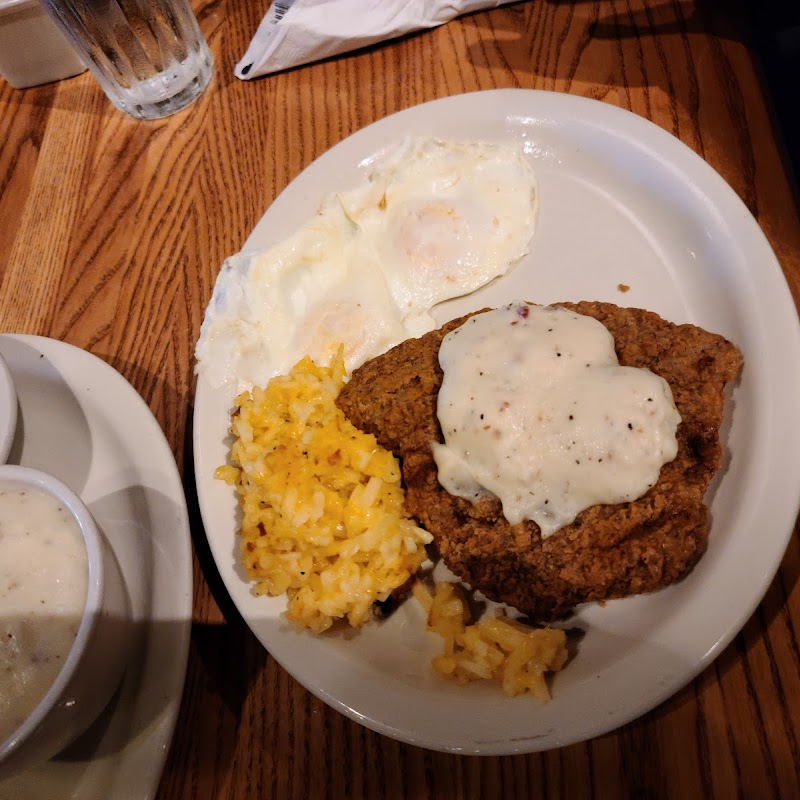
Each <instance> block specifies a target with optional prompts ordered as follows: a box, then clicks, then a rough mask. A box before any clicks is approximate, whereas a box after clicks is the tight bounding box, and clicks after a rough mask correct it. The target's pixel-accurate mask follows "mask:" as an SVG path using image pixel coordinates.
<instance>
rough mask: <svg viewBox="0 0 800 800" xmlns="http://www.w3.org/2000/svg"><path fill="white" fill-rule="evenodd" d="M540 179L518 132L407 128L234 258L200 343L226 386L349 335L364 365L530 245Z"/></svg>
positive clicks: (205, 363)
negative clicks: (304, 211) (271, 241)
mask: <svg viewBox="0 0 800 800" xmlns="http://www.w3.org/2000/svg"><path fill="white" fill-rule="evenodd" d="M536 205H537V191H536V181H535V177H534V173H533V170H532V168H531V166H530V164H529V163H528V162H527V160H526V159H525V156H524V154H523V152H522V149H521V148H520V147H517V146H513V145H507V144H490V143H481V142H452V141H441V140H436V139H408V140H406V141H404V142H402V143H400V145H399V146H397V147H396V148H394V149H393V150H392V151H391V152H389V153H388V155H387V156H386V157H385V158H384V159H381V160H379V161H378V162H376V163H375V164H374V166H373V168H372V170H371V173H370V175H369V177H368V180H367V182H366V183H365V184H364V185H362V186H358V187H356V188H354V189H351V190H349V191H347V192H342V193H339V194H336V195H332V196H330V197H328V198H326V200H325V201H324V202H323V204H322V206H321V208H320V210H319V212H318V213H317V214H315V215H314V216H313V217H312V218H311V219H310V220H308V222H306V223H305V224H304V225H303V226H302V227H301V228H299V229H298V230H297V231H296V232H295V233H293V234H292V235H291V236H289V237H288V238H287V239H285V240H284V241H282V242H280V243H278V244H276V245H274V246H272V247H270V248H267V249H265V250H263V251H258V252H250V253H246V252H242V253H238V254H236V255H234V256H231V257H230V258H229V259H227V260H226V261H225V263H224V264H223V266H222V269H221V270H220V273H219V275H218V276H217V281H216V284H215V286H214V292H213V295H212V298H211V301H210V302H209V304H208V307H207V309H206V314H205V318H204V320H203V325H202V328H201V331H200V338H199V340H198V342H197V346H196V348H195V356H196V358H197V367H196V371H197V372H198V373H200V374H202V375H203V376H204V377H205V379H206V380H207V381H208V382H209V383H210V384H211V385H212V386H214V387H219V386H223V385H227V384H234V385H236V387H237V389H238V390H243V389H249V388H250V387H252V386H253V385H265V384H266V383H267V381H268V380H269V379H270V378H272V377H274V376H275V375H280V374H286V373H288V371H289V370H290V369H291V367H292V366H293V365H294V364H295V363H296V362H297V361H299V360H300V359H301V358H302V357H303V356H305V355H309V356H311V357H312V358H313V359H314V360H315V361H317V362H318V363H323V364H327V363H328V361H329V360H330V358H331V357H332V356H333V355H334V353H335V352H336V350H337V349H338V347H339V345H340V344H343V345H344V352H345V366H346V367H347V369H348V371H352V370H353V369H355V368H356V367H358V366H360V365H361V364H362V363H364V361H366V360H368V359H370V358H373V357H375V356H377V355H380V354H381V353H383V352H385V351H386V350H388V349H389V348H390V347H392V346H393V345H395V344H397V343H399V342H401V341H403V340H404V339H407V338H409V337H412V336H420V335H422V334H423V333H426V332H427V331H429V330H433V328H434V327H435V324H434V321H433V318H432V316H431V315H430V314H429V313H428V312H429V311H430V310H431V308H432V307H433V306H435V305H436V304H438V303H440V302H442V301H444V300H448V299H450V298H453V297H458V296H461V295H463V294H467V293H469V292H471V291H474V290H475V289H477V288H479V287H480V286H483V285H484V284H486V283H487V282H489V281H490V280H492V279H493V278H495V277H497V276H499V275H502V274H503V273H505V272H506V271H507V270H508V269H509V268H510V267H511V266H512V265H513V264H514V263H515V262H516V261H518V260H519V259H520V258H521V257H522V256H523V255H525V254H526V253H527V252H528V249H529V247H530V241H531V237H532V235H533V229H534V224H535V217H536Z"/></svg>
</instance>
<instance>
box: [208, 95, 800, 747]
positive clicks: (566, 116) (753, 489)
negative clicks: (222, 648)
mask: <svg viewBox="0 0 800 800" xmlns="http://www.w3.org/2000/svg"><path fill="white" fill-rule="evenodd" d="M406 135H433V136H438V137H445V138H460V139H481V140H493V141H494V140H501V141H509V140H510V141H517V142H522V143H523V144H524V147H525V152H526V153H527V155H528V157H529V158H530V160H531V162H532V163H533V165H534V167H535V169H536V172H537V174H538V179H539V217H538V222H537V230H536V234H535V237H534V243H533V249H532V252H531V253H530V255H529V256H527V257H525V259H524V260H522V261H521V262H520V263H519V264H518V265H517V266H516V267H514V268H513V270H512V271H511V272H509V273H508V274H507V275H506V276H504V277H502V278H500V279H498V280H496V281H495V282H493V283H491V284H490V285H488V286H486V287H484V288H483V289H481V290H480V291H478V292H476V293H474V294H473V295H471V296H469V297H465V298H461V299H459V300H456V301H450V302H448V303H446V304H443V305H441V306H439V307H438V308H437V309H435V312H436V313H435V316H436V319H437V321H438V322H440V323H441V322H444V321H446V320H448V319H451V318H453V317H455V316H457V315H459V314H462V313H465V312H467V311H470V310H474V309H477V308H481V307H483V306H496V305H499V304H502V303H507V302H510V301H512V300H519V299H525V300H531V301H536V302H541V303H549V302H555V301H559V300H601V301H609V302H614V303H617V304H619V305H624V306H638V307H642V308H647V309H651V310H653V311H656V312H658V313H659V314H661V315H662V316H663V317H665V318H666V319H668V320H671V321H673V322H678V323H683V322H691V323H694V324H697V325H701V326H702V327H704V328H706V329H708V330H711V331H714V332H716V333H720V334H723V335H724V336H726V337H727V338H728V339H730V340H731V341H733V342H734V343H735V344H736V345H738V347H739V348H740V349H741V350H742V352H743V354H744V357H745V367H744V371H743V373H742V376H741V380H740V381H739V383H738V385H737V386H736V387H735V390H734V391H732V392H731V393H730V394H731V401H730V402H729V405H728V418H727V420H726V422H725V425H724V426H723V430H722V436H723V440H724V444H725V464H724V466H723V469H722V472H721V476H720V478H719V479H718V480H716V481H715V482H714V484H713V485H712V490H711V491H710V493H709V497H708V500H709V502H710V504H711V519H712V528H711V533H710V540H709V547H708V552H707V553H706V555H705V556H704V557H703V559H702V560H701V561H700V563H699V564H698V565H697V567H696V568H695V569H694V571H693V572H692V573H691V574H690V575H689V576H688V577H687V578H686V579H685V580H683V581H682V582H681V583H679V584H678V585H675V586H672V587H670V588H668V589H665V590H662V591H660V592H657V593H654V594H652V595H648V596H640V597H634V598H629V599H625V600H617V601H613V602H609V603H608V604H606V605H605V606H604V607H600V606H598V605H586V606H584V607H582V608H581V609H579V611H578V613H577V614H576V615H575V616H574V617H573V618H571V619H570V620H569V622H568V623H567V624H568V626H569V627H577V628H581V629H583V630H584V631H585V636H584V637H583V638H582V639H581V640H580V642H579V643H578V645H577V654H576V656H575V658H574V659H573V660H572V662H571V663H570V664H569V665H568V666H567V667H566V669H564V670H563V672H561V673H559V674H558V675H556V676H555V679H554V680H553V683H552V690H553V698H552V700H551V701H550V702H549V703H547V704H545V705H539V704H538V703H537V702H536V701H534V700H532V699H529V698H526V697H516V698H508V697H505V696H503V694H502V692H501V690H500V689H499V688H498V687H497V686H494V685H484V684H478V683H476V684H471V685H469V686H459V685H451V684H450V683H448V682H446V681H445V680H444V679H440V678H438V677H436V676H434V675H433V674H432V672H431V669H430V667H429V658H430V656H431V655H432V654H433V653H435V652H436V650H437V647H438V640H437V637H436V636H435V635H433V634H429V633H426V632H425V631H424V621H423V614H422V612H421V610H420V608H419V607H418V606H417V604H416V602H414V601H409V602H407V603H406V604H405V605H404V606H403V607H402V608H401V609H400V610H399V611H398V612H397V613H396V614H394V615H393V616H392V617H391V618H390V619H389V620H388V621H386V622H384V623H382V624H377V623H376V624H371V625H370V626H368V627H367V628H365V629H363V630H362V631H361V632H360V633H359V634H358V635H356V636H354V637H349V638H347V639H346V638H344V637H340V636H324V637H321V638H317V637H314V636H312V635H308V634H305V633H298V632H296V631H294V630H292V629H291V628H290V627H289V626H288V625H287V624H286V622H285V621H284V620H283V619H282V617H281V613H282V611H283V609H284V608H285V603H284V601H283V599H280V598H263V597H261V598H257V597H255V596H253V595H252V594H251V593H250V587H249V586H248V584H247V583H246V582H245V580H243V578H242V572H241V570H240V568H239V567H238V544H237V541H236V539H237V537H236V531H235V512H236V503H235V499H234V493H233V491H232V489H231V488H230V487H228V486H227V485H225V484H223V483H221V482H219V481H215V480H214V478H213V473H214V468H215V467H216V466H218V465H219V464H223V463H225V461H226V457H227V449H226V430H227V426H228V414H229V412H230V410H231V405H232V403H231V400H232V392H230V391H226V390H225V389H217V390H214V389H211V388H210V386H209V385H208V384H207V383H206V382H205V381H204V380H203V379H202V378H201V379H200V381H199V384H198V388H197V397H196V405H195V421H194V436H195V440H194V447H195V471H196V481H197V489H198V496H199V500H200V507H201V511H202V516H203V521H204V525H205V529H206V534H207V536H208V540H209V543H210V546H211V550H212V552H213V555H214V558H215V560H216V563H217V565H218V567H219V570H220V572H221V574H222V577H223V579H224V581H225V584H226V586H227V589H228V591H229V592H230V594H231V596H232V598H233V600H234V602H235V603H236V605H237V607H238V608H239V610H240V611H241V613H242V615H243V617H244V618H245V620H247V623H248V624H249V625H250V627H251V629H252V630H253V632H254V633H255V635H256V636H257V637H258V638H259V639H260V641H261V642H262V643H263V644H264V646H265V647H266V648H267V650H268V651H269V652H270V653H271V654H272V656H274V658H275V659H276V660H277V661H278V662H279V663H280V664H282V665H283V666H284V667H285V668H286V669H287V670H288V671H289V672H290V673H291V674H292V675H294V676H295V678H297V680H299V681H300V682H301V683H302V684H303V685H304V686H306V687H307V688H308V689H309V690H310V691H312V692H314V693H315V694H316V695H317V696H319V697H321V698H322V699H323V700H324V701H325V702H327V703H329V704H330V705H331V706H333V707H334V708H336V709H338V710H339V711H341V712H343V713H344V714H347V715H348V716H350V717H352V718H353V719H355V720H358V721H359V722H361V723H363V724H364V725H367V726H368V727H370V728H373V729H375V730H377V731H380V732H382V733H385V734H388V735H390V736H394V737H396V738H398V739H401V740H404V741H407V742H411V743H413V744H417V745H421V746H424V747H430V748H434V749H440V750H446V751H456V752H463V753H487V754H488V753H494V754H498V753H517V752H527V751H534V750H544V749H548V748H552V747H557V746H560V745H564V744H568V743H571V742H575V741H579V740H583V739H587V738H590V737H593V736H596V735H598V734H601V733H603V732H605V731H608V730H611V729H613V728H616V727H617V726H619V725H622V724H624V723H626V722H628V721H629V720H632V719H634V718H635V717H637V716H639V715H640V714H643V713H644V712H646V711H648V710H650V709H652V708H653V707H654V706H656V705H658V704H659V703H660V702H662V701H663V700H665V699H666V698H667V697H669V696H670V695H672V694H673V693H674V692H676V691H677V690H678V689H679V688H681V687H682V686H683V685H684V684H686V683H687V682H688V681H690V680H691V679H692V678H693V677H694V676H695V675H697V673H698V672H700V671H701V670H702V669H703V668H704V667H705V666H707V665H708V664H709V663H710V662H711V660H712V659H713V658H714V657H715V656H717V655H718V654H719V653H720V651H721V650H722V649H723V648H724V647H725V645H726V644H727V643H728V642H729V641H730V640H731V638H732V637H733V636H734V635H735V634H736V633H737V631H738V630H739V629H740V628H741V626H742V625H743V624H744V622H745V621H746V620H747V618H748V617H749V616H750V614H751V613H752V612H753V610H754V609H755V607H756V606H757V604H758V603H759V601H760V599H761V597H762V596H763V594H764V592H765V591H766V589H767V587H768V585H769V583H770V581H771V579H772V577H773V575H774V574H775V571H776V569H777V568H778V566H779V564H780V561H781V558H782V555H783V552H784V549H785V547H786V544H787V541H788V538H789V536H790V534H791V530H792V526H793V524H794V521H795V518H796V515H797V511H798V502H799V498H800V416H798V414H797V409H798V407H800V369H798V368H797V366H798V364H800V332H799V330H798V319H797V313H796V310H795V307H794V303H793V301H792V298H791V295H790V293H789V290H788V288H787V285H786V281H785V279H784V276H783V273H782V272H781V269H780V266H779V265H778V263H777V261H776V259H775V256H774V254H773V253H772V250H771V249H770V247H769V245H768V243H767V241H766V239H765V237H764V235H763V234H762V232H761V230H760V229H759V227H758V225H757V224H756V222H755V220H754V219H753V217H752V216H751V215H750V213H749V212H748V211H747V209H746V208H745V206H744V205H743V204H742V203H741V201H740V200H739V198H738V197H737V196H736V194H735V193H734V192H733V191H732V189H731V188H730V187H729V186H728V185H727V184H726V183H725V182H724V181H723V180H722V179H721V178H720V176H719V175H718V174H717V173H716V172H714V170H713V169H712V168H711V167H710V166H708V165H707V164H706V163H705V162H704V161H703V160H702V159H701V158H699V157H698V156H697V155H696V154H695V153H694V152H692V151H691V150H690V149H689V148H687V147H686V146H685V145H683V144H682V143H681V142H680V141H679V140H678V139H676V138H674V137H672V136H671V135H669V134H668V133H666V132H665V131H663V130H662V129H660V128H658V127H657V126H655V125H653V124H652V123H650V122H648V121H646V120H644V119H642V118H641V117H638V116H636V115H635V114H632V113H630V112H628V111H624V110H620V109H618V108H615V107H613V106H610V105H606V104H604V103H601V102H597V101H592V100H588V99H584V98H579V97H574V96H569V95H564V94H554V93H549V92H540V91H525V90H499V91H490V92H480V93H474V94H465V95H459V96H454V97H450V98H446V99H443V100H437V101H434V102H431V103H426V104H424V105H420V106H416V107H414V108H410V109H408V110H406V111H402V112H400V113H398V114H395V115H393V116H390V117H387V118H385V119H382V120H380V121H378V122H376V123H374V124H373V125H370V126H369V127H367V128H364V129H363V130H361V131H359V132H357V133H356V134H354V135H353V136H350V137H349V138H348V139H346V140H344V141H343V142H341V143H340V144H338V145H336V146H335V147H334V148H332V149H331V150H330V151H329V152H327V153H325V154H324V155H323V156H322V157H320V158H319V159H317V160H316V161H315V162H314V163H313V164H311V165H310V166H309V167H308V168H307V169H306V170H305V171H304V172H303V173H302V174H301V175H299V176H298V177H297V178H296V179H295V180H294V181H293V182H292V183H291V184H290V185H289V186H288V187H287V188H286V190H285V191H284V192H283V193H282V194H281V195H280V197H278V199H277V200H276V201H275V203H273V205H272V206H271V207H270V208H269V210H268V211H267V213H266V214H265V215H264V217H263V219H262V220H261V221H260V222H259V224H258V225H257V226H256V228H255V230H254V231H253V233H252V235H251V236H250V238H249V239H248V240H247V242H246V243H245V248H246V249H251V248H256V247H263V246H265V245H268V244H270V243H272V242H274V241H276V240H278V239H280V238H283V237H285V236H286V235H287V234H288V233H289V232H291V231H292V230H294V229H295V228H296V227H298V226H299V225H300V224H301V223H303V222H304V221H305V220H306V219H308V218H309V217H310V216H311V215H312V214H313V213H314V212H315V211H316V209H317V208H318V206H319V204H320V201H321V200H322V199H323V197H325V196H326V195H327V194H329V193H330V192H333V191H335V190H345V189H348V188H350V187H353V186H355V185H357V184H359V183H360V182H361V181H363V180H364V179H365V174H366V172H367V171H368V168H369V165H370V163H371V162H372V161H373V160H374V159H375V158H376V156H378V155H380V154H382V153H384V152H385V151H386V150H387V149H388V148H390V147H391V146H392V145H394V144H395V143H396V142H398V141H399V140H400V139H402V138H403V137H404V136H406ZM626 287H630V288H629V290H626Z"/></svg>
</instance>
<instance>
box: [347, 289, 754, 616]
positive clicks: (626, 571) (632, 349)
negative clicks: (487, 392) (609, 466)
mask: <svg viewBox="0 0 800 800" xmlns="http://www.w3.org/2000/svg"><path fill="white" fill-rule="evenodd" d="M559 305H562V306H563V307H564V308H567V309H571V310H573V311H576V312H578V313H580V314H586V315H588V316H591V317H594V318H595V319H597V320H599V321H600V322H602V323H603V324H604V325H605V326H606V327H607V328H608V330H609V331H610V332H611V334H612V336H613V337H614V341H615V349H616V352H617V356H618V358H619V362H620V364H622V365H625V366H632V367H646V368H648V369H650V370H652V371H653V372H655V373H656V374H657V375H660V376H662V377H663V378H664V379H665V380H666V381H667V382H668V383H669V385H670V388H671V390H672V395H673V399H674V401H675V405H676V406H677V408H678V411H679V412H680V415H681V418H682V421H681V424H680V425H679V426H678V430H677V439H678V454H677V456H676V457H675V459H674V460H673V461H671V462H670V463H667V464H665V465H664V466H663V467H662V469H661V473H660V475H659V479H658V481H657V483H656V484H655V486H653V488H652V489H650V490H649V491H648V492H647V493H646V494H645V495H643V496H642V497H641V498H639V499H638V500H635V501H633V502H630V503H623V504H617V505H595V506H592V507H591V508H588V509H586V510H585V511H583V512H582V513H580V514H579V515H578V517H577V518H576V519H575V521H574V522H573V523H571V524H570V525H567V526H565V527H563V528H561V529H560V530H558V531H556V533H554V534H553V535H552V536H550V537H549V538H546V539H544V540H542V538H541V536H540V533H539V528H538V527H537V526H536V524H535V523H533V522H530V521H525V522H522V523H520V524H518V525H514V526H512V525H510V524H509V523H508V521H507V520H506V519H505V517H504V516H503V513H502V508H501V505H500V502H499V501H498V500H496V499H495V498H493V497H486V498H483V499H481V500H480V501H479V502H477V503H475V504H473V503H472V502H471V501H470V500H467V499H464V498H460V497H455V496H453V495H450V494H449V493H448V492H447V491H446V490H445V489H444V488H442V486H441V485H440V484H439V482H438V479H437V468H436V463H435V462H434V459H433V455H432V452H431V447H430V444H431V442H432V441H439V442H442V441H443V437H442V433H441V430H440V427H439V422H438V419H437V410H436V403H437V394H438V391H439V387H440V386H441V382H442V370H441V368H440V366H439V361H438V353H439V346H440V344H441V342H442V339H443V338H444V336H445V335H446V334H447V333H449V332H450V331H451V330H454V329H455V328H456V327H458V326H459V325H461V324H462V323H463V322H464V321H465V320H466V319H467V317H462V318H461V319H458V320H453V321H452V322H450V323H448V324H447V325H445V326H444V327H442V328H440V329H439V330H436V331H432V332H431V333H429V334H426V335H425V336H423V337H421V338H420V339H412V340H409V341H406V342H403V343H402V344H400V345H398V346H397V347H395V348H393V349H392V350H390V351H389V352H388V353H385V354H384V355H382V356H380V357H378V358H376V359H373V360H372V361H369V362H367V363H366V364H364V365H363V366H362V367H360V368H359V369H357V370H356V371H355V372H354V373H353V376H352V378H351V380H350V382H349V383H348V384H347V385H346V386H345V387H344V388H343V390H342V392H341V394H340V395H339V398H338V400H337V403H338V404H339V406H340V407H341V408H342V410H343V411H344V413H345V414H346V415H347V416H348V417H349V418H350V420H351V421H352V422H353V423H354V424H355V425H356V426H357V427H358V428H360V429H362V430H364V431H366V432H369V433H373V434H374V435H375V436H376V438H377V439H378V442H379V443H380V444H381V445H382V446H383V447H385V448H387V449H389V450H391V451H392V452H394V453H395V454H396V455H397V456H398V457H399V458H401V459H402V468H403V478H404V482H405V485H406V507H407V509H408V511H409V512H410V513H411V514H412V515H413V516H415V517H416V518H417V519H418V520H419V521H420V523H421V524H422V525H424V526H425V527H426V528H427V529H428V530H429V531H430V532H431V533H432V534H433V536H434V540H435V543H436V545H437V548H438V550H439V553H440V554H441V556H442V558H443V559H444V561H445V563H446V564H447V566H448V567H449V568H450V569H451V570H452V571H453V572H454V573H455V574H456V575H458V576H459V577H460V578H461V579H462V580H464V581H465V582H466V583H468V584H469V585H470V586H472V587H473V588H475V589H479V590H480V591H481V592H483V593H484V594H485V595H486V596H487V597H489V598H491V599H493V600H497V601H500V602H504V603H508V604H509V605H511V606H513V607H514V608H517V609H518V610H519V611H522V612H524V613H526V614H529V615H530V616H532V617H533V618H535V619H537V620H540V621H546V620H552V619H555V618H558V617H560V616H563V615H564V614H565V613H567V612H569V611H570V610H571V609H572V608H573V607H574V606H575V605H577V604H578V603H582V602H586V601H596V600H606V599H611V598H615V597H624V596H627V595H631V594H638V593H641V592H650V591H654V590H656V589H660V588H662V587H664V586H667V585H669V584H671V583H673V582H675V581H677V580H679V579H680V578H681V577H683V576H684V575H686V573H687V572H689V571H690V570H691V568H692V567H693V566H694V565H695V563H696V562H697V560H698V559H699V558H700V557H701V556H702V555H703V553H704V552H705V550H706V545H707V540H708V518H707V511H706V508H705V505H704V504H703V496H704V494H705V491H706V489H707V487H708V484H709V482H710V481H711V478H712V476H713V475H714V473H715V472H716V470H717V469H718V468H719V466H720V463H721V454H722V449H721V446H720V443H719V427H720V424H721V422H722V414H723V389H724V386H725V384H726V383H728V382H729V381H732V380H733V379H734V378H735V377H736V376H737V374H738V372H739V370H740V368H741V365H742V357H741V355H740V353H739V351H738V350H737V349H736V347H734V345H732V344H731V343H730V342H728V341H727V340H725V339H724V338H723V337H721V336H718V335H716V334H712V333H708V332H707V331H704V330H702V329H700V328H697V327H695V326H692V325H674V324H672V323H670V322H666V321H665V320H663V319H661V317H659V316H658V315H657V314H655V313H653V312H649V311H643V310H640V309H626V308H619V307H617V306H615V305H612V304H609V303H595V302H581V303H561V304H559ZM478 313H481V312H478Z"/></svg>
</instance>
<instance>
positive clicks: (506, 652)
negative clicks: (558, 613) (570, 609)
mask: <svg viewBox="0 0 800 800" xmlns="http://www.w3.org/2000/svg"><path fill="white" fill-rule="evenodd" d="M413 591H414V596H415V597H416V598H417V600H418V601H419V602H420V604H421V605H422V607H423V608H424V609H425V612H426V614H427V616H428V630H430V631H434V632H435V633H438V634H439V635H440V636H441V637H442V639H443V640H444V648H443V652H442V654H441V655H439V656H436V657H435V658H434V659H433V662H432V665H433V668H434V670H435V671H436V672H438V673H439V674H440V675H444V676H445V677H448V678H452V679H454V680H456V681H458V682H459V683H469V682H471V681H476V680H498V681H500V683H501V684H502V686H503V691H504V692H505V693H506V694H508V695H517V694H521V693H524V692H528V693H530V694H532V695H533V696H534V697H536V698H537V699H539V700H543V701H544V700H548V699H549V698H550V690H549V689H548V686H547V681H546V675H547V674H548V673H551V672H556V671H558V670H560V669H561V668H562V667H563V666H564V664H565V663H566V661H567V648H566V634H565V633H564V631H562V630H560V629H558V628H531V627H529V626H527V625H523V624H522V623H520V622H517V621H516V620H513V619H511V618H509V617H506V616H504V615H502V614H499V615H498V616H496V617H487V618H484V619H480V620H478V621H477V622H475V623H472V624H470V611H469V603H468V601H467V598H466V595H465V592H464V590H463V588H462V587H461V586H460V585H458V584H454V583H449V582H441V583H437V584H436V585H435V588H434V591H433V593H431V592H430V591H429V590H428V589H427V588H426V587H425V586H424V585H423V584H422V583H421V582H420V581H417V582H416V583H415V584H414V587H413Z"/></svg>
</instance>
